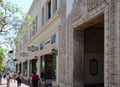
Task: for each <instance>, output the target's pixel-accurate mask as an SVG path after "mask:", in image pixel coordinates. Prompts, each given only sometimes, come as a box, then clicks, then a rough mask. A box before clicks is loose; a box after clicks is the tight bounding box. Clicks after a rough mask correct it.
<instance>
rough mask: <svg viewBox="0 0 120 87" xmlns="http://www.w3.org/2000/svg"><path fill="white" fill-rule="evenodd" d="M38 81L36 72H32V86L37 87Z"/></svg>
mask: <svg viewBox="0 0 120 87" xmlns="http://www.w3.org/2000/svg"><path fill="white" fill-rule="evenodd" d="M38 81H39V76H38V74H36V72H34V73H33V75H32V86H33V87H38Z"/></svg>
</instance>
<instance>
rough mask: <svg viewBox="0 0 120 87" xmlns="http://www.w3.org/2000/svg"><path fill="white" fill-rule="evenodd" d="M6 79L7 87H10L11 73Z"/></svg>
mask: <svg viewBox="0 0 120 87" xmlns="http://www.w3.org/2000/svg"><path fill="white" fill-rule="evenodd" d="M6 79H7V87H10V74H9V73H7V74H6Z"/></svg>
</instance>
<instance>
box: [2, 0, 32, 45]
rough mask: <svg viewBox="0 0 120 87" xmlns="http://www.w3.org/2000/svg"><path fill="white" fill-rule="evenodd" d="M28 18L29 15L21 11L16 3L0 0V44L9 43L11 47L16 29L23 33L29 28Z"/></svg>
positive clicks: (14, 42) (13, 43)
mask: <svg viewBox="0 0 120 87" xmlns="http://www.w3.org/2000/svg"><path fill="white" fill-rule="evenodd" d="M30 19H31V17H30V16H29V15H28V14H25V13H23V12H22V11H21V8H20V7H18V6H17V5H15V4H12V3H10V2H7V1H4V0H0V45H1V44H5V45H7V46H8V44H9V45H10V46H9V47H11V46H12V47H13V45H15V44H16V41H14V40H15V38H16V35H17V33H18V31H20V32H22V33H23V32H25V30H26V29H30V23H29V21H30ZM23 23H24V26H22V24H23ZM23 30H24V31H23Z"/></svg>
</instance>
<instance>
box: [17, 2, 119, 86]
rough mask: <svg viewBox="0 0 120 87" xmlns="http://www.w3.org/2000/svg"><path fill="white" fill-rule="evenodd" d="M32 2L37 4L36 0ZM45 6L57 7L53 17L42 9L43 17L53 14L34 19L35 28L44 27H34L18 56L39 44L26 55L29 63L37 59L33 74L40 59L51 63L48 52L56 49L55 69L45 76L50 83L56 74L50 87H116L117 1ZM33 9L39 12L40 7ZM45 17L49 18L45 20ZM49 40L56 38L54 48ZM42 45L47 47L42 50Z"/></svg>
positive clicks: (117, 77) (117, 58)
mask: <svg viewBox="0 0 120 87" xmlns="http://www.w3.org/2000/svg"><path fill="white" fill-rule="evenodd" d="M36 1H38V2H39V4H40V0H36ZM46 1H47V0H46ZM47 3H48V4H45V5H47V7H50V6H51V7H54V6H53V5H55V7H57V11H56V13H55V14H54V11H53V10H50V9H46V8H47V7H45V8H42V10H41V11H42V12H43V13H44V12H46V11H47V13H50V12H53V13H51V14H49V15H47V16H45V14H46V13H45V14H44V16H40V15H39V16H40V18H39V16H38V20H41V21H40V22H38V23H39V24H38V25H42V24H44V25H43V26H39V27H38V29H39V30H38V31H39V33H38V32H37V33H36V34H35V36H33V37H31V39H30V40H29V41H28V42H27V44H25V45H24V46H23V47H22V49H20V50H19V51H18V54H19V53H21V52H23V51H25V50H26V52H27V47H29V46H32V45H34V46H36V47H40V44H42V46H41V47H40V49H39V50H38V51H35V52H31V53H30V52H29V56H27V57H26V58H27V60H30V59H35V56H37V67H38V69H37V71H38V73H40V71H41V68H42V67H41V66H39V65H40V64H41V61H42V60H44V57H45V58H46V61H48V60H47V59H50V58H51V59H52V58H53V54H52V49H53V48H54V49H56V50H57V51H58V54H57V55H56V59H55V61H56V63H55V65H56V66H55V68H53V67H52V71H53V70H55V72H52V71H51V72H52V74H50V73H48V74H49V75H50V76H51V77H50V78H51V79H53V77H52V76H54V75H53V73H56V76H55V78H56V80H52V85H53V86H55V85H56V86H58V85H59V87H119V86H120V81H119V65H120V64H119V56H120V55H119V48H120V47H119V38H120V34H119V29H120V28H119V25H120V24H119V23H120V22H119V21H120V18H119V15H120V9H119V8H120V5H119V4H120V1H119V0H57V3H59V4H57V6H56V4H55V3H54V4H52V5H50V4H51V3H52V0H51V3H49V1H48V2H47ZM37 4H38V3H37ZM37 4H36V5H37ZM37 6H38V8H39V7H40V6H42V5H37ZM54 9H55V8H54ZM41 11H40V13H41ZM38 12H39V11H38ZM53 14H54V15H53ZM41 15H42V14H41ZM51 15H53V16H51ZM32 17H33V16H32ZM49 17H51V18H50V19H49V20H47V19H46V18H49ZM42 18H44V20H43V19H42ZM46 21H47V22H46ZM52 35H53V36H52ZM54 35H56V36H54ZM50 37H55V38H56V40H55V43H54V44H52V43H51V41H52V39H51V40H50ZM49 40H50V41H49ZM53 42H54V41H53ZM43 43H46V44H47V46H45V47H44V46H43ZM23 48H24V49H23ZM43 48H44V49H43ZM41 49H42V50H41ZM51 56H52V57H51ZM18 58H19V57H18ZM23 59H24V58H23ZM41 59H42V60H41ZM24 61H25V60H24ZM29 62H30V61H29ZM49 62H50V60H49ZM52 63H54V62H51V64H52ZM18 64H19V63H18ZM45 64H47V63H45ZM43 65H44V63H43ZM28 66H30V64H29V63H28ZM46 66H47V65H46ZM40 67H41V68H40ZM47 67H49V66H47ZM49 68H50V67H49ZM28 70H29V69H28ZM46 70H47V68H46ZM28 74H30V73H28ZM27 77H29V75H27Z"/></svg>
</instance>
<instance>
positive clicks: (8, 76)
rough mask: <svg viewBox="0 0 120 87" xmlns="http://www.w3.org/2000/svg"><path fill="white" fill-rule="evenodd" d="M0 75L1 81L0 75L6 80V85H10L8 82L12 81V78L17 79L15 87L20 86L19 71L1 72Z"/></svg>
mask: <svg viewBox="0 0 120 87" xmlns="http://www.w3.org/2000/svg"><path fill="white" fill-rule="evenodd" d="M0 75H1V82H2V77H3V78H4V79H6V80H7V84H6V85H7V87H9V86H10V82H12V80H14V82H15V80H16V81H17V87H20V86H21V82H22V74H21V73H20V72H18V73H14V72H12V71H10V72H7V73H2V74H0Z"/></svg>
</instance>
